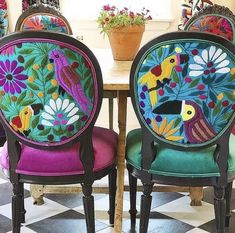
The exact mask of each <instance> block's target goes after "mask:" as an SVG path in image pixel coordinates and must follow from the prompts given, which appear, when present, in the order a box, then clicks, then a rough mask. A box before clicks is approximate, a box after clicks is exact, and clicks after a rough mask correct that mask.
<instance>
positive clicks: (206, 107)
mask: <svg viewBox="0 0 235 233" xmlns="http://www.w3.org/2000/svg"><path fill="white" fill-rule="evenodd" d="M202 107H203V113H204V115H205V117H206V118H208V117H209V108H208V106H207V104H206V103H205V102H204V101H203V102H202Z"/></svg>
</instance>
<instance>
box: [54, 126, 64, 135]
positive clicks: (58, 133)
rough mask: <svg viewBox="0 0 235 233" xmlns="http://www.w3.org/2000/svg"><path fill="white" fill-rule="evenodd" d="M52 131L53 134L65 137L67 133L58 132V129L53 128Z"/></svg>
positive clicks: (59, 130)
mask: <svg viewBox="0 0 235 233" xmlns="http://www.w3.org/2000/svg"><path fill="white" fill-rule="evenodd" d="M52 130H53V133H54V134H56V135H63V134H64V133H65V131H64V130H62V129H58V130H57V129H55V128H53V129H52Z"/></svg>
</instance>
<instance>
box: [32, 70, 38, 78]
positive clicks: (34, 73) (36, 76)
mask: <svg viewBox="0 0 235 233" xmlns="http://www.w3.org/2000/svg"><path fill="white" fill-rule="evenodd" d="M32 76H33V77H34V79H39V76H38V72H37V71H36V70H33V69H32Z"/></svg>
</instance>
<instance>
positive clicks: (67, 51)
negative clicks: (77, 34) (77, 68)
mask: <svg viewBox="0 0 235 233" xmlns="http://www.w3.org/2000/svg"><path fill="white" fill-rule="evenodd" d="M65 55H66V56H67V57H69V58H71V59H73V60H77V58H76V56H75V55H74V53H73V52H72V51H71V50H65Z"/></svg>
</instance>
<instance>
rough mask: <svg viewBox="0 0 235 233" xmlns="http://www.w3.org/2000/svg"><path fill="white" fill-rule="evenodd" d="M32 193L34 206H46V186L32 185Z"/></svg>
mask: <svg viewBox="0 0 235 233" xmlns="http://www.w3.org/2000/svg"><path fill="white" fill-rule="evenodd" d="M30 193H31V196H32V198H33V204H34V205H42V204H44V200H43V194H44V185H36V184H31V185H30Z"/></svg>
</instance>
